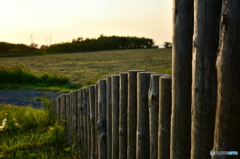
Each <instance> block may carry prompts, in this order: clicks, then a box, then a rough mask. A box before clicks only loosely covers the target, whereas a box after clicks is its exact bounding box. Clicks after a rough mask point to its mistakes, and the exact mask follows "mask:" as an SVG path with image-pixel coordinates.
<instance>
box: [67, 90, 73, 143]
mask: <svg viewBox="0 0 240 159" xmlns="http://www.w3.org/2000/svg"><path fill="white" fill-rule="evenodd" d="M70 101H71V99H70V93H68V94H66V114H67V128H66V129H67V141H68V145H69V146H71V144H72V141H71V139H72V136H71V131H70V130H71V118H72V116H71V112H70Z"/></svg>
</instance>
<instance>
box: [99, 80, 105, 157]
mask: <svg viewBox="0 0 240 159" xmlns="http://www.w3.org/2000/svg"><path fill="white" fill-rule="evenodd" d="M98 83H99V84H98V123H97V124H98V142H99V152H98V158H99V159H106V158H107V136H106V79H100V80H98Z"/></svg>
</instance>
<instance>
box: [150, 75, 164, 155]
mask: <svg viewBox="0 0 240 159" xmlns="http://www.w3.org/2000/svg"><path fill="white" fill-rule="evenodd" d="M162 75H163V74H151V76H150V85H149V90H148V106H149V130H150V158H151V159H157V157H158V112H159V111H158V109H159V78H160V77H161V76H162Z"/></svg>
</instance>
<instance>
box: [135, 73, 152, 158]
mask: <svg viewBox="0 0 240 159" xmlns="http://www.w3.org/2000/svg"><path fill="white" fill-rule="evenodd" d="M151 74H152V73H151V72H139V73H137V143H136V145H137V150H136V158H137V159H146V158H150V145H149V142H150V141H149V110H148V89H149V84H150V75H151ZM133 133H134V132H133Z"/></svg>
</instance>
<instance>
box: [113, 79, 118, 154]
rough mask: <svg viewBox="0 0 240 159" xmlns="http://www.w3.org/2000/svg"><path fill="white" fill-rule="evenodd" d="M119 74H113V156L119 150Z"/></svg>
mask: <svg viewBox="0 0 240 159" xmlns="http://www.w3.org/2000/svg"><path fill="white" fill-rule="evenodd" d="M118 132H119V75H113V76H112V158H118V157H119V155H118V153H119V152H118V151H119V134H118Z"/></svg>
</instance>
